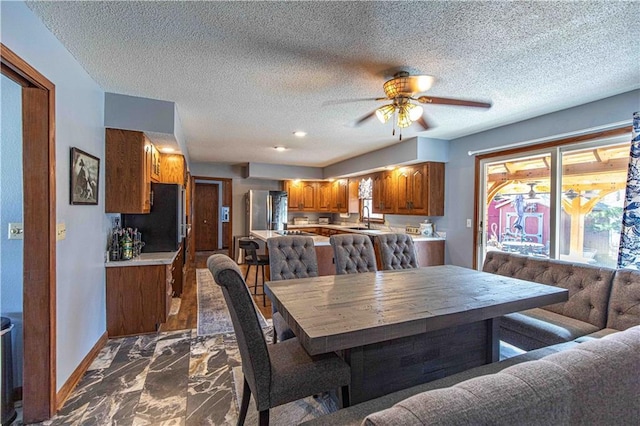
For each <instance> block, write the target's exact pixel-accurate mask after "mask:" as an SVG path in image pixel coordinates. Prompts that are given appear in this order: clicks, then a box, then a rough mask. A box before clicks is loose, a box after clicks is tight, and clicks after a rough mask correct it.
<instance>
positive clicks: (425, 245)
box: [413, 240, 444, 267]
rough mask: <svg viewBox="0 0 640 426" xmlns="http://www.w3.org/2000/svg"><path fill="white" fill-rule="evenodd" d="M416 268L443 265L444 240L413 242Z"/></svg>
mask: <svg viewBox="0 0 640 426" xmlns="http://www.w3.org/2000/svg"><path fill="white" fill-rule="evenodd" d="M413 244H414V245H415V247H416V258H417V259H418V266H421V267H422V266H438V265H444V240H437V241H414V243H413Z"/></svg>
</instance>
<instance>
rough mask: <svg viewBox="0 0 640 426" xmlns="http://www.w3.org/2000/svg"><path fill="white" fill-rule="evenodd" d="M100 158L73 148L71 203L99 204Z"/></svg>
mask: <svg viewBox="0 0 640 426" xmlns="http://www.w3.org/2000/svg"><path fill="white" fill-rule="evenodd" d="M99 182H100V159H99V158H98V157H94V156H93V155H91V154H87V153H86V152H84V151H81V150H79V149H78V148H71V177H70V195H69V204H74V205H96V204H98V187H99Z"/></svg>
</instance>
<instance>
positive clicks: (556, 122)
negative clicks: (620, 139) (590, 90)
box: [438, 90, 640, 267]
mask: <svg viewBox="0 0 640 426" xmlns="http://www.w3.org/2000/svg"><path fill="white" fill-rule="evenodd" d="M638 110H640V90H635V91H631V92H627V93H623V94H620V95H617V96H612V97H610V98H605V99H601V100H599V101H595V102H590V103H588V104H584V105H580V106H577V107H574V108H569V109H565V110H562V111H558V112H555V113H552V114H546V115H543V116H540V117H536V118H532V119H530V120H526V121H521V122H519V123H514V124H510V125H508V126H503V127H499V128H496V129H492V130H488V131H486V132H482V133H478V134H475V135H470V136H466V137H463V138H459V139H454V140H452V141H451V143H450V156H449V163H447V165H446V176H445V182H446V184H445V216H444V217H443V218H442V219H440V220H439V221H438V229H440V230H443V231H447V242H446V244H445V247H446V249H445V262H446V263H447V264H453V265H459V266H466V267H471V265H472V262H473V233H472V229H473V228H466V219H467V218H470V219H472V218H473V210H474V199H475V194H474V192H473V191H474V173H475V157H473V156H469V155H468V152H469V151H470V150H479V149H488V148H492V147H500V146H504V145H508V144H513V143H519V142H526V141H531V140H535V139H539V138H545V137H551V136H554V135H563V134H566V133H570V132H583V131H586V130H587V129H592V128H594V127H599V126H606V125H609V124H613V123H620V122H628V123H629V126H630V125H631V118H632V114H633V112H634V111H638ZM629 138H631V135H629ZM629 140H631V139H629Z"/></svg>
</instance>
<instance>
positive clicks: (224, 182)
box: [192, 176, 233, 257]
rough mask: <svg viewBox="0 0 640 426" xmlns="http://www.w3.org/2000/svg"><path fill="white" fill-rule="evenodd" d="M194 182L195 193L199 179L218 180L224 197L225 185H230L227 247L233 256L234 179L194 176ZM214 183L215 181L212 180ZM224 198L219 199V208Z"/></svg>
mask: <svg viewBox="0 0 640 426" xmlns="http://www.w3.org/2000/svg"><path fill="white" fill-rule="evenodd" d="M192 179H193V182H194V185H193V186H194V188H193V191H194V194H195V186H196V185H197V181H199V180H206V181H218V182H220V183H222V198H223V199H224V189H225V186H227V185H228V187H229V192H230V193H229V199H230V200H231V203H230V205H229V233H228V235H227V241H226V243H227V247H228V250H229V256H230V257H231V252H232V250H233V179H230V178H218V177H209V176H192ZM212 183H213V182H212ZM223 199H218V209H220V206H221V205H222V202H223ZM194 213H195V209H194ZM218 221H220V214H218ZM194 243H195V239H194ZM194 246H195V244H194Z"/></svg>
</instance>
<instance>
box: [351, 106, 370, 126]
mask: <svg viewBox="0 0 640 426" xmlns="http://www.w3.org/2000/svg"><path fill="white" fill-rule="evenodd" d="M375 115H376V110H375V109H374V110H373V111H371V112H370V113H369V114H367V115H363V116H362V117H360V118H358V119H357V120H356V121H354V122H353V123H352V125H351V127H358V126H361V125H362V124H363V123H364V122H365V121H367V120H369V119H370V118H373V117H374V116H375Z"/></svg>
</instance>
